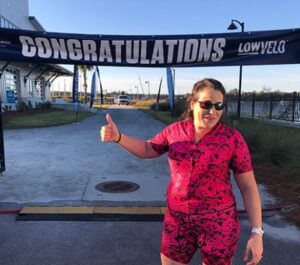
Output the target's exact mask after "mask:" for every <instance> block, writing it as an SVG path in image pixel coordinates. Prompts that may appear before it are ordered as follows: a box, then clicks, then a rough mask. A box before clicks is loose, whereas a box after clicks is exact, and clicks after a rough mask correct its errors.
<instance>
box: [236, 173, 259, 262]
mask: <svg viewBox="0 0 300 265" xmlns="http://www.w3.org/2000/svg"><path fill="white" fill-rule="evenodd" d="M235 180H236V183H237V185H238V187H239V189H240V191H241V194H242V197H243V200H244V205H245V209H246V212H247V214H248V217H249V221H250V223H251V226H252V227H262V210H261V201H260V196H259V191H258V188H257V184H256V181H255V177H254V173H253V171H249V172H246V173H241V174H236V175H235ZM262 253H263V241H262V235H260V234H257V233H251V236H250V238H249V240H248V242H247V247H246V251H245V257H244V261H245V262H247V265H252V264H257V263H259V261H260V259H261V258H262ZM250 254H251V255H252V258H251V259H250Z"/></svg>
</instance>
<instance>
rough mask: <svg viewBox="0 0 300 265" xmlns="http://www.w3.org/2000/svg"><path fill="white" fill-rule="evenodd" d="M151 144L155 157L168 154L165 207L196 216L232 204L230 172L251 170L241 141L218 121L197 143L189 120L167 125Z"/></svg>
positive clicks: (242, 139) (247, 153)
mask: <svg viewBox="0 0 300 265" xmlns="http://www.w3.org/2000/svg"><path fill="white" fill-rule="evenodd" d="M150 143H151V145H152V148H153V149H154V150H155V151H156V152H157V153H158V154H160V155H161V154H163V153H165V152H168V160H169V166H170V177H171V178H170V183H169V187H168V190H167V205H168V207H170V208H171V209H173V210H179V211H182V212H186V213H190V214H193V213H194V214H197V213H203V212H215V211H219V210H222V209H225V208H227V207H231V206H233V205H235V198H234V195H233V193H232V186H231V183H230V169H231V170H233V172H234V173H235V174H239V173H245V172H249V171H251V170H252V165H251V158H250V154H249V150H248V146H247V144H246V142H245V140H244V138H243V137H242V136H241V134H240V133H239V132H238V131H237V130H235V129H232V128H230V127H227V126H226V125H224V124H223V123H221V122H219V123H218V124H217V125H216V126H215V127H214V128H213V129H212V130H211V131H209V132H208V133H207V134H206V135H205V136H204V137H203V138H201V139H200V141H199V142H198V143H195V128H194V124H193V120H191V119H188V120H184V121H179V122H175V123H173V124H171V125H169V126H168V127H166V128H165V129H164V130H162V131H161V132H160V133H159V134H157V135H156V136H155V137H154V138H153V139H151V140H150Z"/></svg>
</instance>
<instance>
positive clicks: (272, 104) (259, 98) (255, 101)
mask: <svg viewBox="0 0 300 265" xmlns="http://www.w3.org/2000/svg"><path fill="white" fill-rule="evenodd" d="M237 103H238V96H237V95H227V98H226V112H227V114H229V115H232V116H234V115H237V105H238V104H237ZM240 115H241V117H252V118H254V117H257V118H265V119H276V120H284V121H290V122H300V93H297V92H293V93H284V94H278V93H268V94H267V93H264V94H255V93H251V94H250V93H247V94H242V95H241V109H240Z"/></svg>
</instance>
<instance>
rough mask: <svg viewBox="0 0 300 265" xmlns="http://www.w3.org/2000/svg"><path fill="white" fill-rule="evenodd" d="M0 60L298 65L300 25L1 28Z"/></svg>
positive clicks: (299, 61)
mask: <svg viewBox="0 0 300 265" xmlns="http://www.w3.org/2000/svg"><path fill="white" fill-rule="evenodd" d="M0 60H4V61H23V62H29V61H30V62H35V63H47V64H49V63H50V64H85V65H107V66H109V65H110V66H133V67H167V66H172V67H195V66H233V65H267V64H297V63H300V29H287V30H272V31H254V32H242V33H222V34H198V35H156V36H141V35H139V36H121V35H87V34H67V33H51V32H42V31H28V30H16V29H0Z"/></svg>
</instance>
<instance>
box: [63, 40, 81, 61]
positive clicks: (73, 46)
mask: <svg viewBox="0 0 300 265" xmlns="http://www.w3.org/2000/svg"><path fill="white" fill-rule="evenodd" d="M67 47H68V51H69V58H70V59H71V60H76V61H78V60H82V50H81V44H80V41H79V40H75V39H69V40H67Z"/></svg>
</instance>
